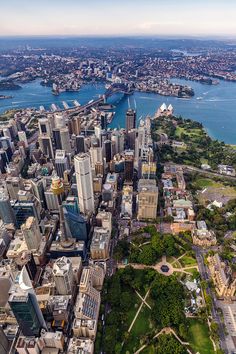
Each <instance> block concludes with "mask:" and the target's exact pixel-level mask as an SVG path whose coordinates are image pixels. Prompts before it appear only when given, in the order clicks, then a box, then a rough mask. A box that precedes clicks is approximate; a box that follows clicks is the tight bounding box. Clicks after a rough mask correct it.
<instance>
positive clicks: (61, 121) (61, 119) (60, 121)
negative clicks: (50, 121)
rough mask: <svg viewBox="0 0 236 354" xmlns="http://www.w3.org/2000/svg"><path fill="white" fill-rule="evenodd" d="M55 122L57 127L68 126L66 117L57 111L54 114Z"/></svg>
mask: <svg viewBox="0 0 236 354" xmlns="http://www.w3.org/2000/svg"><path fill="white" fill-rule="evenodd" d="M54 122H55V127H56V128H58V129H61V128H65V126H66V119H65V116H64V114H63V113H55V114H54Z"/></svg>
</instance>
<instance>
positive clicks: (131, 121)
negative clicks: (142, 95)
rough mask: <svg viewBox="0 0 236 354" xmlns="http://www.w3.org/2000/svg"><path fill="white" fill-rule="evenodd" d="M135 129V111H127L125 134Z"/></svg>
mask: <svg viewBox="0 0 236 354" xmlns="http://www.w3.org/2000/svg"><path fill="white" fill-rule="evenodd" d="M135 127H136V111H135V110H133V109H128V111H127V112H126V132H128V131H130V130H131V129H135Z"/></svg>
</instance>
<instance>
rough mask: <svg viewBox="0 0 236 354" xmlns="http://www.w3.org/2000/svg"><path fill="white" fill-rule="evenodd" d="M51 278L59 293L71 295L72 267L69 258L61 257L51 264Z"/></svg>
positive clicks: (72, 282) (72, 283)
mask: <svg viewBox="0 0 236 354" xmlns="http://www.w3.org/2000/svg"><path fill="white" fill-rule="evenodd" d="M53 278H54V281H55V283H56V289H57V292H58V294H59V295H71V294H72V291H73V285H74V280H73V269H72V263H71V261H70V259H69V258H66V257H61V258H58V259H57V260H56V262H55V263H54V265H53Z"/></svg>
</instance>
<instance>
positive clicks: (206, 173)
mask: <svg viewBox="0 0 236 354" xmlns="http://www.w3.org/2000/svg"><path fill="white" fill-rule="evenodd" d="M176 166H179V167H182V169H183V171H184V172H186V171H189V172H198V173H200V174H203V175H207V176H212V177H220V178H224V179H229V180H231V181H236V176H235V177H234V176H227V175H222V174H220V173H217V172H213V171H204V170H202V169H201V168H197V167H193V166H188V165H176Z"/></svg>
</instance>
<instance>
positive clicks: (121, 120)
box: [0, 79, 236, 144]
mask: <svg viewBox="0 0 236 354" xmlns="http://www.w3.org/2000/svg"><path fill="white" fill-rule="evenodd" d="M171 81H172V82H176V83H182V84H187V85H190V86H192V87H193V89H194V91H195V96H194V97H193V98H191V99H179V98H176V97H163V96H160V95H157V94H153V93H143V92H135V93H134V94H133V95H130V96H123V95H121V94H115V95H114V96H112V97H111V98H110V99H109V102H111V103H113V104H114V105H115V106H116V109H115V116H114V119H113V121H112V123H111V124H110V127H112V128H115V127H117V128H119V127H124V126H125V112H126V110H127V109H128V107H129V104H130V106H131V107H132V108H135V107H136V108H137V116H138V119H139V118H140V117H141V116H142V117H145V116H146V115H153V114H154V113H155V111H156V110H157V108H158V107H159V106H160V105H161V104H162V103H163V102H165V103H166V104H170V103H171V104H172V105H173V107H174V112H175V114H176V115H182V116H183V117H184V118H191V119H194V120H196V121H199V122H201V123H203V125H204V127H205V129H206V130H207V132H208V134H209V135H210V136H211V137H212V138H215V139H219V140H221V141H224V142H225V143H228V144H236V83H233V82H226V81H220V84H219V85H212V86H210V85H204V84H200V83H198V82H193V81H186V80H182V79H181V80H180V79H172V80H171ZM104 92H105V86H104V84H100V83H99V84H88V85H83V86H82V87H81V89H80V91H79V92H63V93H61V94H60V95H59V96H54V95H52V93H51V89H50V88H49V87H43V86H41V85H40V80H36V81H33V82H30V83H27V84H24V85H22V89H21V90H17V91H1V92H0V95H11V96H13V98H11V99H3V100H2V99H1V100H0V113H3V112H4V111H6V110H9V109H14V108H24V107H25V108H26V107H35V108H39V106H41V105H42V106H44V107H45V108H46V109H49V108H50V106H51V104H52V103H55V104H56V105H57V106H59V107H60V108H63V106H62V101H66V102H67V103H68V105H69V106H73V101H74V100H77V101H79V103H80V104H85V103H86V102H88V101H90V100H91V99H96V98H97V97H98V96H99V94H102V93H104Z"/></svg>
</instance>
